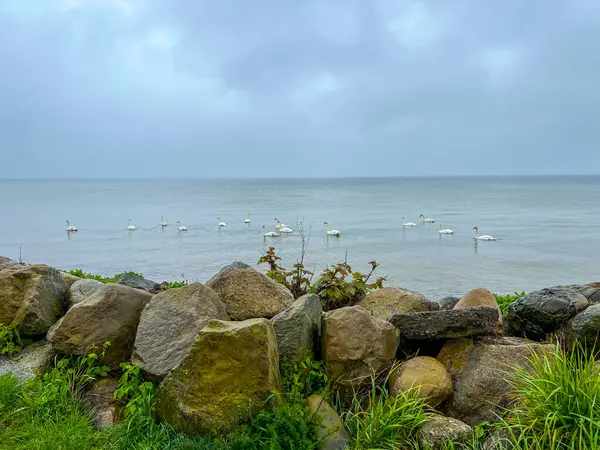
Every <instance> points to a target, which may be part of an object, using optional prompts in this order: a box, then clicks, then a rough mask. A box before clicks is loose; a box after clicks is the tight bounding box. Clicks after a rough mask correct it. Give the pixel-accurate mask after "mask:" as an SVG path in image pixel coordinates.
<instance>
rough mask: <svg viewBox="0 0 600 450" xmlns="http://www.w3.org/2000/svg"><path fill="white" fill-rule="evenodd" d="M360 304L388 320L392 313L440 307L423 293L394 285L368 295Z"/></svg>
mask: <svg viewBox="0 0 600 450" xmlns="http://www.w3.org/2000/svg"><path fill="white" fill-rule="evenodd" d="M358 305H359V306H362V307H363V308H365V309H367V310H369V311H371V312H372V313H373V315H374V316H375V317H377V318H379V319H383V320H387V319H388V318H389V317H390V316H391V315H392V314H402V313H409V312H420V311H431V310H435V309H439V305H438V304H437V303H435V302H432V301H431V300H427V299H426V298H425V296H424V295H423V294H419V293H418V292H415V291H409V290H408V289H400V288H394V287H386V288H383V289H378V290H376V291H374V292H372V293H370V294H369V295H367V296H366V297H365V298H364V299H363V300H361V301H360V302H359V303H358Z"/></svg>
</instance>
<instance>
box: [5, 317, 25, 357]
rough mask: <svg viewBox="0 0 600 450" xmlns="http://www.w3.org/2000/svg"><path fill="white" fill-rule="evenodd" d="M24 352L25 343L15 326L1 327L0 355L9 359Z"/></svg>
mask: <svg viewBox="0 0 600 450" xmlns="http://www.w3.org/2000/svg"><path fill="white" fill-rule="evenodd" d="M21 350H23V341H22V340H21V336H20V335H19V330H18V328H17V327H16V326H14V325H0V355H6V356H8V357H9V358H10V357H12V356H15V355H16V354H18V353H19V352H20V351H21Z"/></svg>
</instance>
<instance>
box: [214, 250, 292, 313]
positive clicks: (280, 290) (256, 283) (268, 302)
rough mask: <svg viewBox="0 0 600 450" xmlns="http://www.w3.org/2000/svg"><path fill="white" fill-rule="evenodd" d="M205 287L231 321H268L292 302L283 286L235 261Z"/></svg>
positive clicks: (289, 294) (288, 291)
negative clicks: (220, 302)
mask: <svg viewBox="0 0 600 450" xmlns="http://www.w3.org/2000/svg"><path fill="white" fill-rule="evenodd" d="M206 285H207V286H208V287H210V288H211V289H214V291H215V292H216V293H217V294H218V295H219V297H220V298H221V301H222V302H223V303H224V304H225V308H226V309H227V314H229V317H230V318H231V319H232V320H246V319H252V318H257V317H264V318H267V319H270V318H271V317H273V316H275V315H277V314H279V313H280V312H281V311H283V310H284V309H286V308H287V307H288V306H290V305H291V304H292V303H293V301H294V296H293V295H292V293H291V292H290V290H289V289H287V288H286V287H285V286H283V285H282V284H279V283H276V282H275V281H273V280H271V279H270V278H268V277H266V276H265V275H263V274H262V273H260V272H259V271H257V270H255V269H253V268H252V267H250V266H249V265H247V264H244V263H242V262H239V261H237V262H234V263H233V264H230V265H229V266H227V267H224V268H223V269H221V271H219V272H218V273H217V274H216V275H215V276H213V277H212V278H211V279H210V280H208V282H207V283H206Z"/></svg>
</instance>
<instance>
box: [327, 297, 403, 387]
mask: <svg viewBox="0 0 600 450" xmlns="http://www.w3.org/2000/svg"><path fill="white" fill-rule="evenodd" d="M399 341H400V332H399V331H398V330H397V329H396V328H395V327H394V326H393V325H392V324H390V323H389V322H387V321H385V320H382V319H378V318H376V317H374V316H373V315H371V312H370V311H367V310H366V309H364V308H362V307H361V306H348V307H345V308H340V309H336V310H333V311H328V312H327V313H325V315H324V316H323V338H322V343H323V346H322V352H323V361H324V362H325V368H326V370H327V374H328V376H329V378H330V379H331V380H333V381H335V382H337V383H338V384H340V385H342V386H356V385H359V384H362V383H364V382H368V381H369V379H370V376H371V374H372V373H375V374H377V373H379V372H380V371H381V370H383V369H385V368H386V367H388V365H389V363H390V361H391V360H392V359H394V356H395V355H396V350H397V349H398V343H399Z"/></svg>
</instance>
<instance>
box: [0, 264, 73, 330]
mask: <svg viewBox="0 0 600 450" xmlns="http://www.w3.org/2000/svg"><path fill="white" fill-rule="evenodd" d="M67 298H68V294H67V285H66V284H65V282H64V280H63V278H62V276H61V274H60V272H59V271H58V270H56V269H53V268H52V267H48V266H46V265H43V264H37V265H32V266H21V265H16V266H15V265H12V266H8V267H5V268H4V269H2V270H0V325H11V324H12V325H17V326H18V327H19V332H20V334H21V336H22V337H27V338H39V337H42V336H44V335H45V334H46V332H47V331H48V329H49V328H50V327H51V326H52V324H54V323H55V322H56V321H57V320H58V318H59V317H60V316H61V315H63V314H64V313H65V311H66V309H67Z"/></svg>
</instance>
